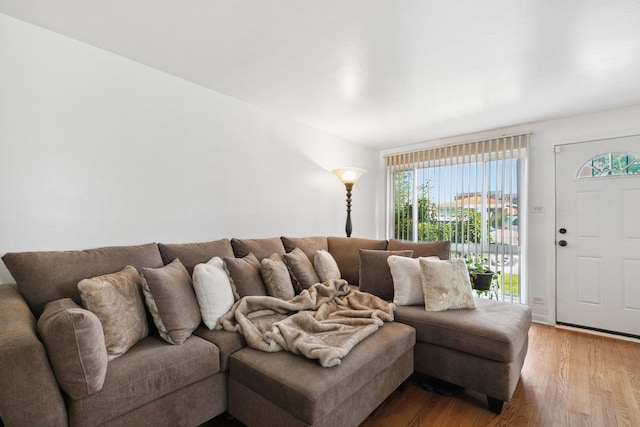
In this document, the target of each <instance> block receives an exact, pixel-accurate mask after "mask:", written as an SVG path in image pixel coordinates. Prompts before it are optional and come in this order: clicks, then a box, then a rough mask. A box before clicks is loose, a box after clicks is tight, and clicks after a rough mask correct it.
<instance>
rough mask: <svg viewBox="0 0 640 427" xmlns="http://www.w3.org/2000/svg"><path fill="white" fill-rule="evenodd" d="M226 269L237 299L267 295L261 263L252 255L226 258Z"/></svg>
mask: <svg viewBox="0 0 640 427" xmlns="http://www.w3.org/2000/svg"><path fill="white" fill-rule="evenodd" d="M224 268H225V269H226V271H227V274H228V275H229V278H230V279H231V289H232V290H233V292H234V296H235V298H236V299H240V298H242V297H244V296H247V295H260V296H263V295H267V291H266V289H265V288H264V282H263V281H262V274H261V273H260V261H258V258H256V257H255V255H253V254H252V253H250V254H249V255H247V256H245V257H244V258H227V257H225V258H224Z"/></svg>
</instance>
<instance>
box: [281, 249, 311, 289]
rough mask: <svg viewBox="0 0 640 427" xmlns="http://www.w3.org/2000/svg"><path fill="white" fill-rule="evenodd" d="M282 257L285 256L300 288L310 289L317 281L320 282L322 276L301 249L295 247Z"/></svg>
mask: <svg viewBox="0 0 640 427" xmlns="http://www.w3.org/2000/svg"><path fill="white" fill-rule="evenodd" d="M282 258H284V262H285V263H286V264H287V268H288V269H289V272H291V275H292V276H293V280H294V281H295V282H296V283H297V284H298V286H299V288H301V289H309V288H310V287H311V286H313V285H315V284H316V283H320V278H319V277H318V274H317V273H316V270H315V269H314V268H313V264H311V261H309V258H308V257H307V256H306V255H305V253H304V252H303V251H302V250H301V249H298V248H295V249H294V250H292V251H291V252H289V253H288V254H284V255H283V256H282Z"/></svg>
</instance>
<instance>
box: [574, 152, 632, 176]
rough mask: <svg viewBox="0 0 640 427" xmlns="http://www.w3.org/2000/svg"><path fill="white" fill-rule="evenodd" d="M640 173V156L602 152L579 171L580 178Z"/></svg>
mask: <svg viewBox="0 0 640 427" xmlns="http://www.w3.org/2000/svg"><path fill="white" fill-rule="evenodd" d="M623 175H640V158H639V157H638V156H634V155H633V154H628V153H608V154H601V155H599V156H596V157H594V158H593V159H591V160H589V161H588V162H587V163H585V164H584V166H582V168H580V170H579V171H578V178H600V177H605V176H623Z"/></svg>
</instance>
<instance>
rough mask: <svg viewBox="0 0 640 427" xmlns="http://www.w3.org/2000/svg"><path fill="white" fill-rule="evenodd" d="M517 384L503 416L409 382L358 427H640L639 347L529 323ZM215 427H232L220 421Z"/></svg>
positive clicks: (468, 396) (474, 396) (463, 396)
mask: <svg viewBox="0 0 640 427" xmlns="http://www.w3.org/2000/svg"><path fill="white" fill-rule="evenodd" d="M529 338H530V340H529V352H528V354H527V359H526V361H525V365H524V368H523V370H522V376H521V378H520V382H519V383H518V386H517V388H516V391H515V393H514V395H513V398H512V399H511V402H509V403H507V404H505V405H504V408H503V410H502V414H500V415H496V414H494V413H492V412H489V411H488V410H487V409H486V408H487V407H486V404H487V403H486V398H485V396H483V395H480V394H478V393H474V392H471V391H463V392H461V393H459V394H457V395H456V396H453V397H444V396H440V395H438V394H436V393H435V392H428V391H426V390H423V389H422V388H421V387H420V385H419V382H418V381H417V379H416V378H412V379H411V380H410V381H409V384H408V387H407V388H406V389H405V390H404V391H395V392H394V393H393V394H392V395H391V396H389V398H387V400H386V401H384V402H383V403H382V404H381V405H380V406H379V407H378V408H377V409H376V410H375V411H374V412H373V413H372V414H371V415H370V416H369V418H367V419H366V420H365V421H364V423H362V425H361V427H382V426H384V427H389V426H412V427H417V426H425V427H426V426H430V427H431V426H536V427H537V426H540V427H546V426H554V427H555V426H580V427H583V426H598V427H600V426H640V344H638V343H633V342H628V341H622V340H616V339H612V338H606V337H601V336H596V335H590V334H585V333H581V332H575V331H568V330H564V329H558V328H554V327H552V326H544V325H538V324H534V325H532V327H531V330H530V332H529ZM208 425H212V426H213V425H215V426H237V425H238V424H237V423H234V422H230V421H228V420H224V418H220V419H218V420H216V422H214V423H213V424H208Z"/></svg>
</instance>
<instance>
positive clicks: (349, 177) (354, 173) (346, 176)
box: [331, 168, 367, 237]
mask: <svg viewBox="0 0 640 427" xmlns="http://www.w3.org/2000/svg"><path fill="white" fill-rule="evenodd" d="M331 172H333V173H334V174H335V175H336V176H337V177H338V178H339V179H340V181H342V182H343V183H344V186H345V187H346V189H347V225H346V226H345V231H346V232H347V237H351V230H352V226H351V190H352V189H353V184H355V183H356V182H357V181H358V179H360V177H361V176H362V175H364V174H365V173H367V171H366V170H365V169H362V168H339V169H334V170H332V171H331Z"/></svg>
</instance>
